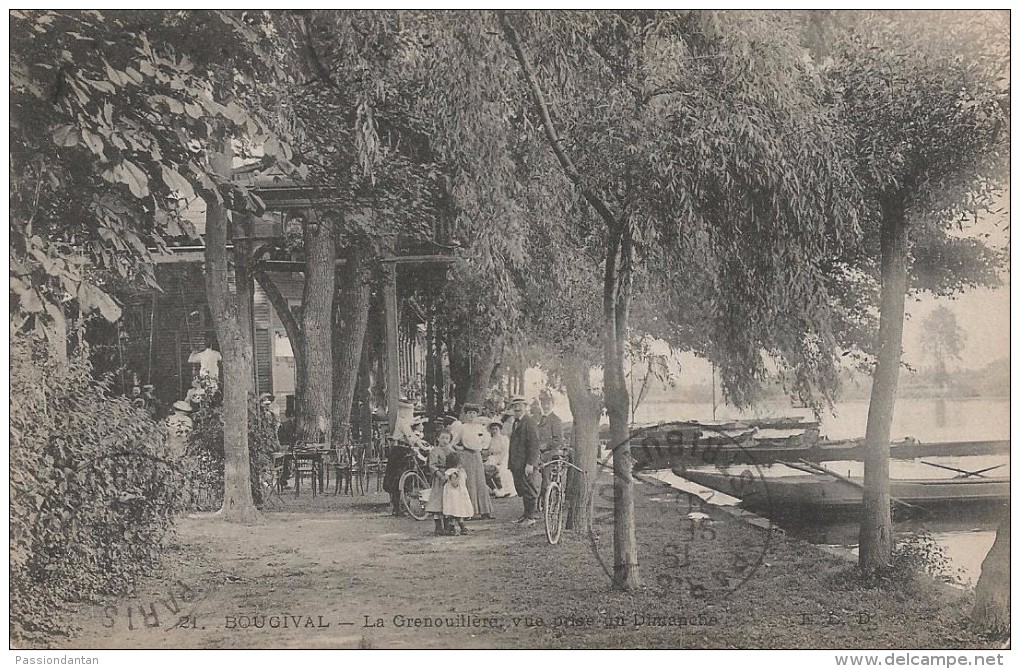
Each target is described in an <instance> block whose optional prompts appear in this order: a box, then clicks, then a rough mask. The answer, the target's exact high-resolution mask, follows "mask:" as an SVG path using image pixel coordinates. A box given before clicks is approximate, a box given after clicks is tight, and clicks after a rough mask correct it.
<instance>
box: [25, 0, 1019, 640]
mask: <svg viewBox="0 0 1020 669" xmlns="http://www.w3.org/2000/svg"><path fill="white" fill-rule="evenodd" d="M11 21H12V22H11V36H12V40H11V53H12V67H11V95H12V102H11V104H12V120H11V135H12V138H11V147H12V148H11V161H12V169H11V173H12V187H11V213H12V216H11V225H10V228H11V303H12V308H11V313H12V323H11V327H12V334H14V335H15V336H19V337H21V336H26V337H40V338H43V339H45V340H46V341H48V342H49V343H50V348H51V350H52V352H53V355H54V357H55V358H56V359H58V360H59V359H66V358H67V357H68V352H69V351H71V355H73V354H74V351H75V350H76V349H75V346H74V345H73V344H74V342H75V341H76V340H77V338H78V335H77V334H76V333H78V332H80V330H81V329H82V328H83V327H87V324H88V320H89V319H90V318H104V319H106V320H110V321H114V320H116V319H117V318H119V316H120V307H119V305H118V302H117V299H116V295H117V293H118V290H119V289H120V288H121V287H123V286H125V285H142V284H148V285H149V286H151V287H153V288H157V286H156V285H155V278H154V272H153V269H152V267H153V254H152V251H150V249H156V252H157V253H159V252H165V251H166V250H167V245H166V242H165V238H166V237H168V236H175V235H180V234H192V235H194V231H193V230H190V229H189V226H188V224H187V223H186V221H185V220H183V219H182V218H181V217H180V215H179V213H180V207H181V202H182V200H187V199H189V198H195V197H197V198H201V199H202V200H204V202H205V205H206V211H207V217H206V231H205V238H204V243H205V267H206V290H207V294H208V298H209V304H210V308H211V311H212V314H213V318H214V321H215V326H216V334H217V339H218V341H219V342H220V344H221V348H222V351H221V352H222V355H223V370H224V391H225V395H224V412H223V420H224V439H225V456H226V457H225V479H224V480H225V494H224V502H223V507H222V510H221V514H222V516H223V517H224V518H226V519H229V520H238V521H244V522H247V521H251V520H253V519H254V518H255V517H256V516H257V510H256V509H255V506H254V504H253V501H252V497H251V490H250V486H249V476H250V472H249V469H248V467H249V465H248V463H249V457H248V443H247V440H248V425H247V421H248V410H247V406H248V399H249V396H250V395H251V393H252V392H253V384H252V378H253V369H252V364H253V363H252V360H253V356H252V345H253V342H252V340H251V333H250V329H249V328H247V327H246V326H245V323H247V322H249V319H250V314H248V313H247V312H246V310H247V309H248V308H249V307H248V304H249V301H248V297H249V296H250V291H251V290H253V285H254V283H255V282H257V283H258V284H259V285H260V286H261V287H262V289H263V290H264V292H265V293H266V295H267V296H268V297H269V299H270V301H271V302H272V304H273V305H274V307H275V309H276V312H277V313H278V314H279V315H280V318H281V320H282V322H283V324H284V326H285V329H286V331H287V335H288V337H289V338H290V341H291V343H292V346H293V348H294V357H295V364H296V368H297V391H296V392H297V407H298V428H297V429H298V433H299V435H303V436H310V435H313V434H315V435H317V436H324V437H325V438H326V439H331V438H342V435H343V434H344V431H345V430H346V429H347V427H348V425H349V423H350V422H351V406H352V400H353V399H354V395H355V389H356V387H357V384H358V379H359V372H360V370H362V369H364V367H365V363H364V361H365V347H366V345H371V343H372V341H373V337H377V336H378V333H373V332H372V331H371V327H370V322H371V319H370V318H369V314H370V312H371V310H372V309H374V308H377V307H378V299H379V295H378V293H380V292H381V290H380V289H379V288H378V287H379V286H381V285H382V282H383V280H384V279H385V278H386V273H387V272H392V271H394V269H393V264H392V263H390V262H387V259H388V258H390V257H391V255H392V253H393V249H394V247H395V245H396V244H397V243H398V242H399V241H400V240H407V239H418V240H427V239H430V235H431V231H432V230H433V229H434V227H435V225H436V222H437V221H439V222H441V223H442V224H443V226H444V227H445V228H447V229H449V230H451V231H452V237H453V240H454V241H455V242H456V247H457V251H456V258H457V261H456V262H454V263H453V264H452V265H451V267H450V268H449V270H448V272H447V273H446V276H445V277H439V278H437V279H436V280H435V281H434V282H429V283H427V284H425V285H420V286H418V287H417V288H416V290H415V292H414V294H413V295H411V296H410V299H414V300H416V301H417V303H418V304H419V306H421V307H422V308H423V309H425V310H426V311H427V312H428V313H430V314H435V315H436V329H437V330H438V331H439V336H438V337H434V338H432V339H430V341H435V342H437V345H438V346H442V347H445V349H446V352H447V354H448V357H449V360H450V373H451V374H453V375H454V376H455V380H456V387H457V389H458V396H457V397H456V401H457V403H458V405H460V404H462V403H463V402H466V401H478V400H480V399H482V398H483V397H484V396H485V395H486V393H487V392H488V390H489V389H490V388H491V387H492V385H493V382H494V381H496V380H498V379H499V378H500V376H501V374H502V373H503V371H504V369H505V365H506V363H505V361H509V360H518V361H525V362H527V363H528V364H534V365H537V366H540V367H542V368H543V369H544V370H546V371H547V372H548V373H549V375H550V378H551V379H552V380H553V382H554V383H556V384H558V385H559V386H560V387H562V388H563V389H564V390H565V391H566V393H567V397H568V400H569V403H570V410H571V413H572V414H573V417H574V428H573V440H574V446H575V453H574V458H575V460H576V463H577V465H578V466H579V467H581V468H582V469H584V470H585V471H587V472H589V473H592V474H593V473H594V471H595V467H596V462H595V459H596V457H597V453H598V441H597V440H598V434H597V427H598V420H599V416H600V414H601V411H602V409H603V406H604V407H605V409H606V410H607V412H608V414H609V420H610V439H611V442H612V443H613V444H624V446H623V447H622V448H621V449H619V450H617V451H616V453H615V457H614V459H613V463H614V464H613V467H614V575H613V582H614V586H615V587H616V588H619V589H632V588H636V587H639V586H640V585H641V584H642V580H641V574H640V566H639V565H640V560H639V558H640V556H639V555H638V554H637V541H636V528H635V526H634V511H633V504H634V499H633V485H634V484H633V478H632V471H631V469H632V464H633V461H632V458H631V457H630V454H629V451H628V450H627V447H626V445H625V444H626V441H627V433H628V428H629V425H630V420H631V412H632V408H633V404H632V398H631V396H630V393H631V390H630V388H629V382H628V379H627V376H626V373H625V361H626V360H627V358H628V356H629V355H638V356H640V351H641V350H642V349H641V346H640V341H641V338H642V337H645V336H648V337H655V338H658V339H661V340H663V341H665V342H666V343H667V344H669V346H670V347H671V348H672V349H673V350H675V351H687V352H692V353H694V354H697V355H698V356H700V357H703V358H705V359H707V360H709V361H710V362H712V363H713V365H715V367H716V369H718V372H719V376H720V379H721V385H722V390H723V393H724V394H725V398H726V399H727V401H728V402H730V403H731V404H734V405H736V406H747V405H749V404H751V403H753V402H754V401H755V400H756V399H757V398H759V397H760V396H761V393H762V388H763V384H764V383H766V382H775V381H776V380H777V379H778V382H779V383H781V384H782V387H784V388H785V389H786V391H787V392H788V393H789V394H790V395H791V396H794V397H796V398H797V399H798V400H800V401H803V402H805V403H806V404H807V405H809V406H813V407H816V408H818V409H822V408H824V407H826V406H828V405H830V404H831V403H832V402H833V401H835V400H836V399H837V398H838V397H839V391H840V378H841V373H840V372H841V370H842V369H844V368H845V366H846V364H847V363H848V361H849V362H850V363H852V364H855V365H857V366H859V367H860V368H862V369H866V370H867V371H868V372H869V373H871V374H872V375H873V385H872V389H871V397H870V401H871V404H870V411H869V417H868V422H867V426H866V442H867V447H866V453H867V455H866V462H865V486H866V488H867V493H866V495H865V509H864V512H863V515H862V517H861V537H860V540H861V551H860V567H861V570H862V571H863V572H864V573H872V572H874V571H876V570H880V569H882V568H884V567H885V566H887V565H888V564H889V562H890V558H891V555H892V550H893V540H892V519H891V515H890V498H889V441H890V429H891V423H892V416H893V410H894V406H895V397H896V389H897V384H898V382H899V372H900V368H901V346H902V337H903V316H904V301H905V299H906V297H907V296H908V295H913V294H916V293H918V292H922V291H927V292H930V293H933V294H936V295H952V294H955V293H957V292H959V291H962V290H964V289H966V288H969V287H975V286H994V285H997V284H998V282H999V272H1000V271H1001V268H1002V267H1003V265H1004V255H1003V254H1002V252H1001V251H1000V250H999V249H996V248H993V247H992V246H990V245H989V244H987V243H986V241H985V240H984V239H982V238H980V237H977V236H973V235H968V234H967V233H968V226H969V225H970V224H971V223H970V222H971V221H972V220H973V214H974V213H975V212H981V211H985V210H987V209H989V208H990V207H992V206H993V203H994V201H995V196H996V194H997V193H998V192H999V191H1000V190H1001V189H1002V187H1003V185H1004V184H1005V182H1006V181H1007V177H1008V155H1009V154H1008V147H1009V79H1008V63H1009V58H1008V40H1007V39H1006V35H1007V34H1008V15H1006V16H1005V17H1004V16H1003V15H1002V14H999V13H995V12H990V13H981V12H967V13H957V14H951V13H937V12H936V13H909V12H902V13H900V12H725V13H724V12H710V11H624V12H610V11H598V12H596V11H568V12H555V13H552V12H525V11H520V12H518V11H515V12H489V11H477V12H446V13H439V12H429V11H407V12H386V11H353V12H334V11H325V10H323V11H307V12H284V11H246V12H242V11H223V12H220V11H216V12H206V11H126V12H110V11H102V12H51V11H15V12H12V19H11ZM235 158H237V159H239V160H243V161H247V162H259V164H260V168H261V169H264V170H270V171H276V172H278V173H280V174H282V175H285V176H286V177H287V178H289V179H292V180H294V181H295V182H297V183H301V184H304V185H306V186H307V187H308V188H309V189H310V190H311V191H312V193H313V196H312V202H313V206H311V207H309V209H308V211H306V212H305V213H304V214H303V215H302V216H301V218H300V221H299V223H300V230H301V233H300V236H299V238H294V239H286V240H284V239H281V240H278V244H277V246H282V247H287V248H289V249H291V250H295V251H297V252H299V253H301V254H302V255H303V258H304V261H305V263H306V269H305V272H304V275H303V276H304V279H303V281H304V286H303V296H302V309H301V311H300V316H299V317H296V316H294V315H293V314H292V313H291V311H290V309H289V308H287V306H286V301H285V300H284V299H283V298H282V295H281V294H280V290H279V288H278V287H277V286H276V285H275V284H274V281H273V278H272V276H271V274H270V273H268V272H266V271H265V268H264V266H262V265H261V261H262V260H263V259H264V258H265V257H266V254H268V253H269V252H270V251H271V250H272V248H271V247H269V246H259V247H254V246H253V245H247V244H245V243H244V242H243V240H244V239H245V238H246V237H247V236H248V235H247V234H246V231H249V230H250V229H251V226H252V225H253V224H254V221H255V219H256V218H257V217H259V216H260V215H262V214H263V213H264V210H265V204H264V203H263V202H261V200H259V199H258V197H256V196H255V195H254V194H253V192H252V191H251V190H250V188H248V187H246V186H244V185H241V184H239V183H237V182H235V181H234V180H232V178H231V173H232V169H233V166H234V165H235V164H236V161H235ZM231 242H233V248H234V251H233V253H232V254H231V253H230V252H228V250H227V246H228V244H230V243H231ZM338 259H339V260H340V261H341V262H339V263H338V262H337V261H338ZM231 263H232V264H233V267H234V272H235V274H236V276H237V282H236V285H237V289H236V291H231V290H230V289H229V287H228V269H229V266H230V264H231ZM943 329H944V330H945V331H946V332H949V331H950V330H951V328H948V326H947V327H946V328H943ZM933 341H934V340H933ZM69 343H70V344H71V345H70V346H69ZM958 344H959V342H954V340H953V339H952V337H951V336H949V337H948V338H946V337H943V338H941V339H939V340H938V342H937V345H938V347H940V348H939V350H940V351H941V355H942V358H941V359H942V360H943V361H944V360H945V359H947V356H948V357H951V356H952V355H954V351H956V352H957V353H958V350H959V349H958ZM593 366H598V367H601V368H602V371H603V374H604V391H603V393H602V395H601V396H599V395H598V394H596V393H595V392H594V391H593V388H592V385H591V378H590V370H591V369H592V367H593ZM323 370H329V371H330V373H323ZM589 480H594V476H589ZM585 493H586V491H585V490H583V489H581V484H580V483H579V482H578V481H575V482H574V488H573V489H572V490H571V499H572V500H573V505H572V508H571V516H570V523H571V524H572V525H573V526H577V527H583V526H584V524H585V523H586V522H587V520H586V518H585V514H586V508H585V506H584V505H583V504H581V503H580V500H583V499H584V497H585ZM1001 538H1002V537H1001V536H1000V539H1001ZM1007 542H1008V535H1007ZM996 548H997V549H998V550H1000V551H1001V550H1002V549H1001V546H1000V542H999V541H997V542H996ZM993 552H995V550H994V549H993ZM1005 555H1006V556H1007V559H1008V543H1007V548H1006V553H1005ZM982 601H985V600H982ZM985 604H986V605H985V606H984V609H983V611H985V612H984V613H983V614H982V616H983V617H982V620H983V621H984V622H986V623H988V624H989V625H993V626H994V625H1001V624H1002V620H1003V618H1001V608H1000V609H996V607H995V606H993V605H991V604H987V601H986V602H985ZM993 604H1001V602H998V603H993ZM997 616H998V617H997Z"/></svg>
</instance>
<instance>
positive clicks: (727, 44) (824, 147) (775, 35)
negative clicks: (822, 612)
mask: <svg viewBox="0 0 1020 669" xmlns="http://www.w3.org/2000/svg"><path fill="white" fill-rule="evenodd" d="M501 24H502V31H503V34H504V36H505V38H506V41H507V43H508V45H509V47H510V48H511V50H512V54H513V57H514V58H515V59H516V61H517V64H518V71H519V72H520V75H521V77H522V80H523V81H524V82H525V83H526V86H527V89H528V91H529V94H530V102H531V114H532V116H531V117H532V119H533V120H534V122H535V123H536V124H537V125H539V126H540V127H541V128H542V129H543V131H544V135H545V139H546V143H547V146H548V149H549V150H550V151H551V152H552V154H553V155H554V156H555V158H556V161H557V162H558V164H559V166H560V168H561V170H562V174H563V175H564V176H565V177H566V179H567V180H568V181H569V182H570V184H572V187H573V188H574V189H576V192H577V193H578V194H579V195H580V196H581V197H583V199H584V200H585V202H586V204H587V206H588V207H589V208H590V209H589V211H590V212H591V215H593V216H594V217H595V220H597V221H600V223H601V230H599V233H598V240H599V244H600V248H601V251H602V253H601V258H600V260H601V265H602V357H603V366H604V370H605V393H606V405H607V409H608V411H609V418H610V434H611V438H612V443H613V446H614V447H615V450H614V458H613V461H614V464H613V466H614V542H613V543H614V554H615V556H614V585H615V587H617V588H620V589H629V588H633V587H636V586H638V585H639V584H640V576H639V572H638V560H637V547H636V537H635V529H634V518H633V503H634V500H633V479H632V476H631V467H632V459H631V457H630V453H629V448H628V447H627V429H628V422H629V421H628V418H629V416H628V412H629V402H628V394H627V388H626V383H625V377H624V371H623V369H624V368H623V360H624V354H625V344H626V341H627V339H628V331H629V325H630V311H631V305H632V300H633V294H634V292H633V291H634V280H635V276H636V274H637V273H636V272H635V268H636V267H642V268H643V269H644V270H645V272H644V274H645V275H646V276H648V277H649V281H651V282H653V283H652V284H649V285H654V282H659V283H660V284H665V283H668V281H669V278H670V277H674V276H678V275H677V272H676V269H677V268H678V267H680V268H683V267H684V266H685V265H694V264H696V263H704V264H708V265H710V266H713V267H716V268H718V273H719V275H720V276H725V277H728V278H730V279H732V281H730V282H728V283H726V284H722V285H718V286H716V291H717V292H719V293H721V294H722V295H723V296H724V298H725V299H720V300H716V301H712V302H710V303H709V304H708V305H707V306H708V307H710V310H709V312H710V313H711V314H712V318H711V322H712V323H713V324H714V326H715V328H717V330H716V331H717V332H730V331H733V330H736V331H740V330H743V329H745V328H750V329H752V330H753V331H757V332H760V333H762V335H765V334H768V326H769V324H771V323H774V322H775V320H776V319H777V318H779V317H780V316H778V315H777V314H779V313H781V309H782V308H784V307H786V306H789V305H791V304H792V303H794V302H795V301H796V299H797V297H799V296H801V295H804V294H810V295H812V296H813V297H814V298H816V299H814V300H813V301H812V302H811V303H809V305H808V307H805V309H808V308H813V309H814V311H816V312H824V311H825V309H826V308H827V307H826V304H825V300H824V299H821V298H822V297H824V293H823V287H822V285H821V284H822V277H821V273H820V271H819V270H818V268H817V265H816V258H819V257H822V256H823V255H824V253H823V251H824V250H825V247H826V244H829V243H833V240H835V243H837V244H838V243H839V242H840V241H841V240H842V238H843V237H844V236H852V235H853V233H854V231H855V219H854V212H855V204H854V202H853V198H852V197H847V196H846V195H845V194H846V193H852V192H853V190H854V188H855V183H854V180H853V178H852V177H851V176H850V175H849V174H848V173H847V172H846V170H845V169H844V157H843V148H842V140H841V137H840V135H839V133H838V129H837V128H836V126H835V124H834V123H833V121H832V119H831V117H830V116H829V114H828V112H827V110H826V109H825V108H824V106H823V105H822V101H821V92H822V91H821V88H820V86H819V82H818V78H817V76H816V72H815V71H814V69H813V67H812V66H811V64H810V63H809V62H806V61H805V59H804V58H803V57H802V56H803V54H802V51H801V49H800V47H799V46H798V44H797V38H798V35H797V30H796V26H795V25H794V24H793V23H792V22H791V21H789V20H788V19H787V17H785V16H783V15H778V14H761V13H756V14H714V13H708V12H620V13H616V12H612V13H610V12H598V13H594V12H592V13H566V14H556V15H553V16H549V15H522V14H515V15H502V16H501ZM522 35H528V36H529V39H528V40H527V41H526V40H525V39H524V38H523V37H522ZM837 212H838V213H837ZM692 249H693V250H696V253H695V254H694V255H689V254H688V252H689V251H690V250H692ZM678 278H679V277H678ZM684 289H685V287H684V286H682V285H681V286H678V287H677V290H680V291H682V290H684ZM706 299H707V298H706ZM815 323H819V324H820V325H819V326H818V327H816V326H815ZM824 323H825V321H824V319H811V318H805V319H804V327H805V329H806V330H808V331H811V332H814V331H815V330H818V329H819V328H822V331H820V332H816V333H815V334H816V337H817V341H815V342H814V345H813V346H809V347H808V348H812V349H814V350H817V351H818V353H817V354H816V355H815V357H816V358H817V360H816V361H815V363H817V364H811V365H807V366H805V367H804V370H805V373H806V374H808V375H809V376H810V375H812V374H813V373H814V372H816V371H818V370H822V371H823V372H824V368H825V367H826V365H825V364H823V363H827V362H829V361H828V360H827V359H826V356H831V355H832V353H831V351H829V350H828V348H827V347H826V336H827V333H825V332H824ZM751 342H753V340H751ZM751 342H748V341H743V342H738V343H743V344H744V345H745V348H746V349H747V351H746V353H747V355H746V357H747V358H750V359H753V358H754V356H755V355H756V354H758V352H757V351H756V350H751V347H750V343H751ZM791 348H797V347H791ZM801 348H804V347H801ZM759 371H760V370H758V369H751V370H747V371H746V372H745V374H747V375H750V376H752V377H753V376H754V375H755V374H756V373H758V372H759ZM816 376H817V375H816ZM822 377H826V375H824V374H822ZM812 378H814V377H812ZM826 378H827V377H826ZM804 380H805V381H807V380H808V379H807V377H805V379H804ZM824 382H825V378H822V383H824Z"/></svg>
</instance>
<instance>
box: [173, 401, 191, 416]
mask: <svg viewBox="0 0 1020 669" xmlns="http://www.w3.org/2000/svg"><path fill="white" fill-rule="evenodd" d="M174 408H175V409H177V410H178V411H184V412H186V413H191V403H190V402H185V401H184V400H177V401H176V402H174Z"/></svg>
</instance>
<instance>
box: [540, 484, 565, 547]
mask: <svg viewBox="0 0 1020 669" xmlns="http://www.w3.org/2000/svg"><path fill="white" fill-rule="evenodd" d="M544 502H545V513H544V514H543V515H544V516H545V537H546V539H548V540H549V543H550V544H552V545H553V546H555V545H556V544H557V543H559V541H560V534H562V533H563V495H561V494H560V483H559V481H551V482H550V483H549V487H548V488H547V489H546V491H545V500H544Z"/></svg>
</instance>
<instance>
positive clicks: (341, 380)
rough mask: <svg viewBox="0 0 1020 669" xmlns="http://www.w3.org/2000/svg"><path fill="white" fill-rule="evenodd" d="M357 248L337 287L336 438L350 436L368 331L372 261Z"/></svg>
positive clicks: (335, 335) (335, 349)
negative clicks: (352, 409)
mask: <svg viewBox="0 0 1020 669" xmlns="http://www.w3.org/2000/svg"><path fill="white" fill-rule="evenodd" d="M365 255H366V251H365V250H364V249H362V248H358V247H354V248H353V249H352V251H351V254H350V257H349V258H348V260H347V263H346V264H345V265H344V268H343V271H342V272H341V273H340V281H339V283H338V285H337V287H336V300H335V301H334V305H333V323H334V329H333V434H334V435H337V436H338V437H340V436H343V435H348V436H349V435H350V434H351V432H350V429H351V407H352V405H353V402H354V391H355V388H356V387H357V385H358V370H359V368H360V367H361V362H362V360H361V358H362V356H361V349H362V345H363V343H364V341H365V331H366V330H367V329H368V307H369V300H370V299H371V297H372V288H371V286H370V285H369V268H368V262H369V259H368V258H366V257H365Z"/></svg>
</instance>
